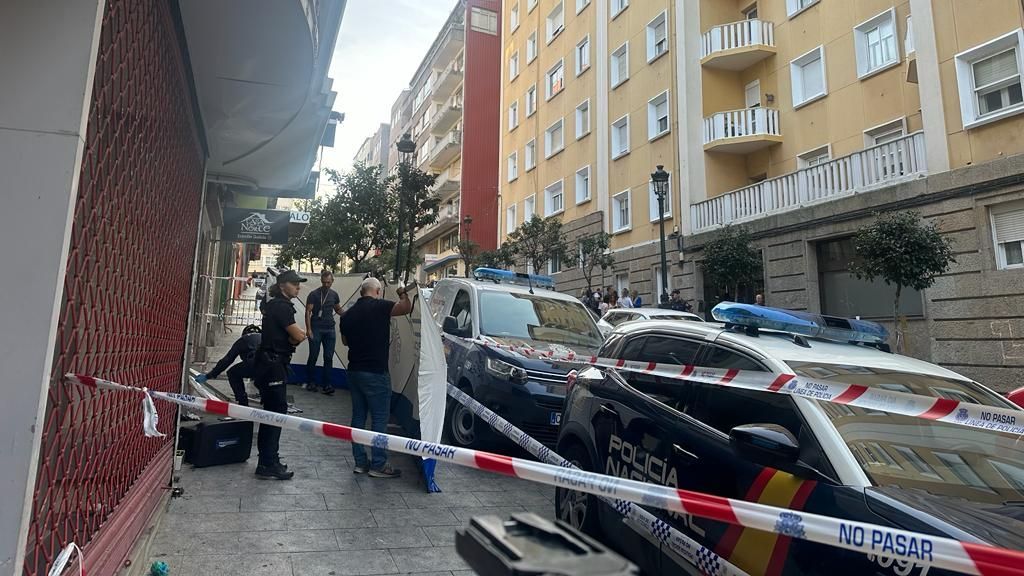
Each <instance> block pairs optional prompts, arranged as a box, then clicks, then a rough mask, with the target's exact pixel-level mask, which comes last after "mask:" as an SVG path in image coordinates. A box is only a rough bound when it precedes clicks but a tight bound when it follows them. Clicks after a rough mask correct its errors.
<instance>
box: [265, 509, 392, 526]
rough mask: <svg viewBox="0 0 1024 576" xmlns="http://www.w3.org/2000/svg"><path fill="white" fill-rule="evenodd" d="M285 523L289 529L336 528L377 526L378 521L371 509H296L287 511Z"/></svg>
mask: <svg viewBox="0 0 1024 576" xmlns="http://www.w3.org/2000/svg"><path fill="white" fill-rule="evenodd" d="M285 514H286V519H285V522H284V525H285V526H286V527H287V529H288V530H317V529H334V528H376V526H377V521H376V520H374V519H373V513H371V512H370V510H369V509H363V510H358V509H350V510H295V511H291V512H286V513H285Z"/></svg>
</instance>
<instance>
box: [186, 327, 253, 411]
mask: <svg viewBox="0 0 1024 576" xmlns="http://www.w3.org/2000/svg"><path fill="white" fill-rule="evenodd" d="M262 331H263V329H262V328H260V327H259V326H257V325H255V324H249V325H248V326H246V327H245V328H244V329H243V330H242V336H241V338H239V339H238V340H235V343H234V344H232V345H231V349H230V350H228V353H227V354H225V355H224V357H223V358H221V359H220V360H218V361H217V364H215V365H214V366H213V370H210V371H209V372H207V373H205V374H200V375H198V376H196V382H199V383H200V384H206V381H207V380H215V379H216V378H217V376H220V374H221V373H222V372H224V370H227V371H228V382H229V383H230V384H231V392H232V393H233V394H234V395H235V403H237V404H239V405H240V406H248V405H249V395H248V394H247V393H246V391H245V378H255V377H256V354H257V352H259V349H260V341H261V340H262V338H261V335H260V332H262ZM238 358H241V359H242V361H241V362H239V363H238V364H235V363H234V362H235V360H236V359H238ZM228 366H231V367H230V368H228Z"/></svg>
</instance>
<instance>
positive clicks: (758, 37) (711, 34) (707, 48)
mask: <svg viewBox="0 0 1024 576" xmlns="http://www.w3.org/2000/svg"><path fill="white" fill-rule="evenodd" d="M701 41H702V42H701V52H700V63H701V65H702V66H707V67H708V68H719V69H722V70H733V71H738V70H746V69H747V68H749V67H750V66H752V65H753V64H756V63H758V62H760V61H761V60H764V59H765V58H768V57H770V56H774V55H775V26H774V24H772V23H771V22H764V21H762V20H756V19H755V20H740V21H739V22H733V23H731V24H722V25H721V26H715V27H714V28H712V29H710V30H708V31H707V32H705V33H704V35H703V36H702V37H701Z"/></svg>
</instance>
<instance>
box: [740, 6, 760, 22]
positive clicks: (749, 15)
mask: <svg viewBox="0 0 1024 576" xmlns="http://www.w3.org/2000/svg"><path fill="white" fill-rule="evenodd" d="M743 19H744V20H757V4H756V3H755V4H754V5H752V6H751V7H749V8H747V9H746V10H744V11H743Z"/></svg>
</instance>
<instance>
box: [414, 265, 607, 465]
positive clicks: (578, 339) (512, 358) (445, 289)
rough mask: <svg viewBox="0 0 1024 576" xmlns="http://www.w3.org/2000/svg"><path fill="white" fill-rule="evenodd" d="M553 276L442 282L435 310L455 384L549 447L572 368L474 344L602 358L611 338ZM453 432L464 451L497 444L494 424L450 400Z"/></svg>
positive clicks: (485, 272)
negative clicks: (599, 354)
mask: <svg viewBox="0 0 1024 576" xmlns="http://www.w3.org/2000/svg"><path fill="white" fill-rule="evenodd" d="M553 287H554V281H553V280H551V278H550V277H547V276H540V275H535V274H516V273H513V272H509V271H506V270H497V269H490V268H478V269H477V270H476V271H475V272H474V278H473V279H469V278H445V279H442V280H440V281H438V283H437V285H436V286H435V287H434V290H433V292H432V293H431V296H430V302H429V304H428V308H429V309H430V313H431V315H433V317H434V319H435V320H436V321H437V322H438V324H440V325H441V329H442V331H443V332H444V333H445V334H446V338H445V341H444V347H445V356H446V357H447V361H448V362H447V364H448V382H450V383H452V384H454V385H455V386H457V387H459V388H460V389H462V390H463V391H465V392H467V393H468V394H469V395H471V396H473V397H474V398H476V400H478V401H479V402H481V403H482V404H484V405H485V406H487V407H488V408H490V409H491V410H494V411H495V412H496V413H498V414H500V415H501V416H502V417H504V418H505V419H507V420H509V421H510V422H512V423H513V424H515V425H516V426H518V427H519V428H521V429H522V430H524V431H526V432H527V433H528V434H530V435H531V436H533V437H534V438H536V439H537V440H539V441H540V442H544V443H546V444H548V445H554V441H555V439H556V437H557V435H558V425H559V423H560V422H561V418H562V404H563V402H564V400H565V390H566V375H567V374H568V373H569V372H570V371H571V370H572V369H573V368H575V366H574V365H571V364H567V363H564V362H557V361H548V360H541V359H529V358H524V357H522V356H519V355H516V354H514V353H512V352H508V351H504V350H500V349H497V348H492V347H487V346H481V345H479V344H478V343H476V342H474V341H477V342H478V341H484V342H489V343H494V344H505V345H511V346H520V347H531V348H535V349H537V350H540V351H548V350H550V351H554V352H556V353H559V352H568V351H569V350H575V351H577V352H581V353H582V352H587V353H594V352H595V351H596V350H597V348H598V347H600V346H601V343H602V341H603V338H602V337H601V333H600V332H599V331H598V329H597V325H596V324H595V323H594V320H593V318H592V317H591V316H590V314H589V313H588V312H587V310H586V308H585V307H584V306H583V304H582V303H581V302H580V301H579V300H577V299H575V298H573V297H571V296H567V295H565V294H560V293H558V292H555V291H554V290H553ZM445 433H446V435H447V437H448V440H449V441H450V442H451V443H453V444H456V445H458V446H477V445H480V444H481V442H483V443H486V440H493V439H494V438H493V436H491V435H492V432H491V431H490V427H489V426H488V425H487V423H486V422H482V421H480V420H479V419H477V418H476V417H475V416H474V415H473V413H472V412H471V411H469V410H468V409H467V408H466V407H464V406H463V405H462V404H460V403H459V402H457V401H455V400H449V404H448V409H447V411H446V414H445Z"/></svg>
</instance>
